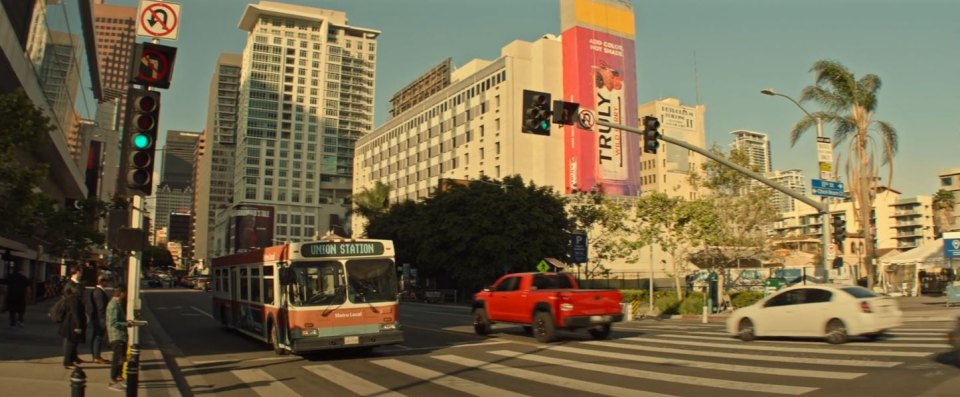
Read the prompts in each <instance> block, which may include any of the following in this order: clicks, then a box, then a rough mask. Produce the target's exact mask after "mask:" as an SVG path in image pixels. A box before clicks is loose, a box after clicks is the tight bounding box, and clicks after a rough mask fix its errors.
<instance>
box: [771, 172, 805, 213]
mask: <svg viewBox="0 0 960 397" xmlns="http://www.w3.org/2000/svg"><path fill="white" fill-rule="evenodd" d="M766 177H767V178H768V179H770V180H772V181H774V182H777V183H779V184H781V185H783V186H786V187H788V188H790V189H791V190H793V191H795V192H797V193H800V194H803V195H806V194H807V186H806V184H805V183H804V179H803V172H802V171H800V170H787V171H779V170H775V171H771V172H768V173H767V174H766ZM770 201H771V202H772V203H773V208H774V209H776V210H777V212H779V213H781V214H782V213H785V212H792V211H795V210H796V209H797V199H795V198H793V197H790V196H787V195H786V194H784V193H782V192H780V191H774V192H773V196H771V197H770ZM804 205H805V204H804Z"/></svg>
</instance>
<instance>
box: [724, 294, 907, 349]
mask: <svg viewBox="0 0 960 397" xmlns="http://www.w3.org/2000/svg"><path fill="white" fill-rule="evenodd" d="M902 316H903V312H901V311H900V307H899V306H898V305H897V302H896V301H895V300H893V299H891V298H887V297H882V296H879V295H877V294H875V293H873V292H872V291H870V290H868V289H866V288H863V287H857V286H850V285H828V284H816V285H795V286H793V287H789V288H785V289H783V290H780V291H777V292H776V293H774V294H772V295H770V296H768V297H766V298H764V299H761V300H760V301H758V302H757V303H754V304H753V305H750V306H746V307H742V308H740V309H737V310H735V311H734V312H733V313H732V314H731V315H730V317H729V318H728V319H727V332H729V333H731V334H733V335H735V336H737V337H738V338H740V340H743V341H751V340H753V339H755V338H756V337H761V336H786V337H817V338H826V340H827V342H830V343H834V344H838V343H844V342H846V341H847V339H849V337H851V336H866V337H868V338H870V339H876V338H878V337H879V336H880V335H882V334H883V333H884V332H885V331H886V330H888V329H891V328H895V327H899V326H900V325H902V324H903V320H902Z"/></svg>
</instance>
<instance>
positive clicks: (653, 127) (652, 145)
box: [643, 116, 660, 154]
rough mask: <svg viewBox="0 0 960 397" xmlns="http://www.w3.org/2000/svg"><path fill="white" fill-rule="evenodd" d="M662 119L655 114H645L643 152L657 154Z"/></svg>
mask: <svg viewBox="0 0 960 397" xmlns="http://www.w3.org/2000/svg"><path fill="white" fill-rule="evenodd" d="M658 139H660V120H657V118H656V117H653V116H643V152H644V153H650V154H657V149H658V148H659V147H660V141H658Z"/></svg>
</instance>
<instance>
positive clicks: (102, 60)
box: [93, 1, 137, 127]
mask: <svg viewBox="0 0 960 397" xmlns="http://www.w3.org/2000/svg"><path fill="white" fill-rule="evenodd" d="M136 20H137V8H136V7H129V6H118V5H111V4H104V3H103V2H102V1H99V2H95V3H94V4H93V26H94V33H95V34H96V45H97V66H98V69H99V70H100V85H101V87H102V89H103V91H102V92H103V97H102V98H101V100H104V101H108V100H111V99H114V98H120V106H121V112H120V114H123V107H124V104H125V103H126V101H125V100H124V98H126V96H127V95H126V94H127V88H128V87H129V83H128V81H129V80H130V77H129V71H130V57H131V56H132V54H131V52H132V50H133V43H134V40H135V39H136V37H137V25H136ZM118 124H120V126H121V127H122V126H123V120H122V118H121V119H120V121H119V123H118Z"/></svg>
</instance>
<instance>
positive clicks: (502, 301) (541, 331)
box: [473, 273, 623, 342]
mask: <svg viewBox="0 0 960 397" xmlns="http://www.w3.org/2000/svg"><path fill="white" fill-rule="evenodd" d="M621 300H622V297H621V295H620V291H617V290H592V289H591V290H587V289H578V286H577V281H576V280H575V279H574V278H573V277H571V276H570V275H569V274H566V273H514V274H507V275H505V276H503V277H501V278H500V279H499V280H497V282H496V283H494V284H493V286H491V287H490V288H484V289H483V291H481V292H478V293H477V294H476V295H474V297H473V329H474V331H476V333H477V334H478V335H487V334H489V333H490V324H493V323H498V322H502V323H513V324H521V325H523V329H524V330H525V331H526V332H527V333H528V334H530V333H532V334H533V335H534V336H535V337H536V338H537V340H539V341H541V342H550V341H552V340H554V338H555V337H556V330H557V329H561V328H562V329H570V330H574V329H579V328H589V330H590V336H592V337H593V338H594V339H606V338H608V337H609V336H610V324H612V323H614V322H617V321H622V320H623V312H622V309H621V307H620V302H621Z"/></svg>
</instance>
